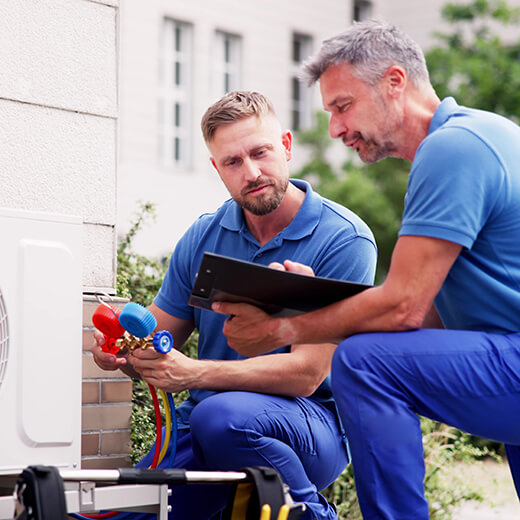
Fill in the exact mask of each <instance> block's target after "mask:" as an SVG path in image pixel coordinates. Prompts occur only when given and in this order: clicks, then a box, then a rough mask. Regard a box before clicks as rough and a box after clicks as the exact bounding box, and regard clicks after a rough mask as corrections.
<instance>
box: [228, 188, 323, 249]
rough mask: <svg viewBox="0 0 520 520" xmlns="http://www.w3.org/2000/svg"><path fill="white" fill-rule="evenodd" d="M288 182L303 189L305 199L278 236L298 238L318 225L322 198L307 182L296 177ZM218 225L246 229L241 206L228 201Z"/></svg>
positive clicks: (229, 228)
mask: <svg viewBox="0 0 520 520" xmlns="http://www.w3.org/2000/svg"><path fill="white" fill-rule="evenodd" d="M290 182H292V184H294V185H295V186H296V187H297V188H299V189H301V190H302V191H305V199H304V201H303V204H302V205H301V208H300V210H299V211H298V213H297V214H296V216H295V217H294V219H293V221H292V222H291V223H290V224H289V225H288V226H287V227H286V228H285V229H284V230H283V231H282V232H281V233H280V234H279V235H278V237H280V238H282V239H284V240H300V239H302V238H303V237H306V236H308V235H310V234H311V233H312V232H313V231H314V229H315V228H316V226H317V225H318V223H319V221H320V216H321V209H322V200H321V198H320V197H319V196H318V195H317V194H316V193H314V191H312V188H311V186H310V184H309V183H308V182H306V181H302V180H296V179H290ZM220 225H221V226H222V227H223V228H225V229H228V230H230V231H236V232H240V231H244V232H245V231H247V226H246V222H245V220H244V215H243V213H242V208H241V207H240V206H239V205H238V204H237V203H236V202H235V201H233V200H230V201H229V205H228V207H227V209H226V211H225V213H224V215H223V216H222V219H221V221H220Z"/></svg>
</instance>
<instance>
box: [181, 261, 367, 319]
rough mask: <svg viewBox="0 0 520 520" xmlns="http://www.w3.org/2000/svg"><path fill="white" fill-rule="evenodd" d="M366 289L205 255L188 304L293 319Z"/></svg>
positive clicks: (341, 281)
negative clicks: (242, 306)
mask: <svg viewBox="0 0 520 520" xmlns="http://www.w3.org/2000/svg"><path fill="white" fill-rule="evenodd" d="M369 287H371V286H370V285H365V284H361V283H356V282H347V281H344V280H334V279H331V278H322V277H319V276H316V277H314V276H306V275H301V274H296V273H290V272H287V271H278V270H276V269H271V268H270V267H266V266H263V265H258V264H254V263H252V262H246V261H244V260H236V259H234V258H230V257H227V256H222V255H217V254H214V253H204V256H203V258H202V261H201V263H200V267H199V271H198V273H197V278H196V280H195V285H194V286H193V289H192V292H191V295H190V298H189V300H188V303H189V304H190V305H192V306H193V307H200V308H202V309H207V310H211V304H212V303H213V302H215V301H228V302H241V303H250V304H252V305H255V306H256V307H260V308H261V309H263V310H264V311H265V312H267V313H268V314H272V315H274V316H293V315H295V314H301V313H303V312H310V311H313V310H315V309H319V308H321V307H325V306H327V305H330V304H331V303H334V302H337V301H339V300H343V299H345V298H348V297H349V296H353V295H354V294H357V293H359V292H361V291H363V290H365V289H368V288H369Z"/></svg>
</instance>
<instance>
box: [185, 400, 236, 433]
mask: <svg viewBox="0 0 520 520" xmlns="http://www.w3.org/2000/svg"><path fill="white" fill-rule="evenodd" d="M240 394H241V392H222V393H220V394H215V395H212V396H211V397H208V398H206V399H204V400H203V401H201V402H200V403H199V404H198V405H197V406H195V408H194V409H193V411H192V413H191V416H190V428H191V431H192V435H193V437H194V438H196V439H198V440H201V439H202V438H206V437H207V438H208V440H209V439H212V441H215V440H216V439H221V440H222V439H223V438H228V437H229V435H230V433H231V432H233V431H235V430H236V429H237V428H238V427H239V425H240V423H241V422H242V421H243V418H244V415H243V413H242V412H241V408H242V407H241V406H240V402H241V398H240Z"/></svg>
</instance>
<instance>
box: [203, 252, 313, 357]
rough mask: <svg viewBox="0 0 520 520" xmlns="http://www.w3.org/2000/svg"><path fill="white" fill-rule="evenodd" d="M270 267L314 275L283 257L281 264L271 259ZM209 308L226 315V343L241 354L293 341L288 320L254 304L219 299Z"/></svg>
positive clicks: (274, 347) (256, 353) (249, 353)
mask: <svg viewBox="0 0 520 520" xmlns="http://www.w3.org/2000/svg"><path fill="white" fill-rule="evenodd" d="M269 267H270V268H271V269H277V270H278V271H289V272H291V273H296V274H305V275H307V276H314V271H313V270H312V268H311V267H309V266H308V265H304V264H300V263H299V262H293V261H292V260H284V262H283V264H281V263H279V262H272V263H270V264H269ZM211 309H212V310H213V311H215V312H218V313H220V314H228V315H229V318H228V319H227V320H226V322H225V323H224V328H223V329H222V330H223V332H224V335H225V336H226V337H227V341H228V345H229V346H230V347H231V348H233V349H235V350H236V351H237V352H238V353H239V354H242V355H243V356H248V357H252V356H257V355H258V354H265V353H266V352H271V351H272V350H275V349H276V348H279V347H283V346H285V345H292V344H294V343H296V341H295V338H294V337H292V336H293V331H292V329H291V327H290V324H289V322H288V320H285V319H283V318H271V317H270V316H269V315H268V314H266V313H265V312H263V311H261V310H260V309H258V308H257V307H253V306H252V305H248V304H245V303H227V302H218V303H214V304H213V305H212V307H211Z"/></svg>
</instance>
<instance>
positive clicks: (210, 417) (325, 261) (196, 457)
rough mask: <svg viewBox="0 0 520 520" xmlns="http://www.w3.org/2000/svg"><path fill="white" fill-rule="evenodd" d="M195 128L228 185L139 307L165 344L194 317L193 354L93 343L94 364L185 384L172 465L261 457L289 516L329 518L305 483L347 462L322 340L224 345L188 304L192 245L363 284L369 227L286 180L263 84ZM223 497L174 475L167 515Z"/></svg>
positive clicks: (283, 140) (287, 138)
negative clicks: (225, 196)
mask: <svg viewBox="0 0 520 520" xmlns="http://www.w3.org/2000/svg"><path fill="white" fill-rule="evenodd" d="M202 132H203V135H204V139H205V141H206V144H207V146H208V148H209V151H210V154H211V163H212V164H213V166H214V167H215V169H216V171H217V172H218V174H219V175H220V177H221V179H222V181H223V182H224V184H225V185H226V188H227V189H228V191H229V193H230V195H231V197H232V198H231V199H230V200H228V201H226V202H225V203H224V204H223V205H222V206H221V207H220V208H219V209H218V210H217V211H215V212H214V213H208V214H205V215H202V216H201V217H200V218H199V219H198V220H197V221H196V222H195V223H194V224H193V225H192V226H191V227H190V228H189V229H188V230H187V232H186V233H185V235H184V236H183V237H182V238H181V240H180V241H179V243H178V244H177V245H176V247H175V250H174V252H173V254H172V258H171V262H170V266H169V269H168V272H167V274H166V277H165V279H164V281H163V284H162V287H161V289H160V291H159V293H158V294H157V296H156V298H155V300H154V303H153V304H152V305H151V307H150V310H151V312H152V313H153V314H154V315H155V317H156V318H157V322H158V328H159V329H165V330H169V331H170V332H172V334H173V336H174V338H175V344H176V345H177V346H182V345H183V344H184V342H185V341H186V339H187V338H188V336H189V335H190V333H191V332H192V331H193V330H194V329H197V330H198V332H199V343H198V359H191V358H189V357H187V356H185V355H183V354H182V353H181V352H179V351H177V350H175V351H172V352H170V353H169V354H167V355H165V356H164V355H158V354H157V353H155V352H153V351H151V350H143V351H141V350H136V351H134V353H133V354H132V355H130V356H128V358H126V357H116V356H112V355H110V354H106V353H103V352H102V351H101V349H100V347H99V345H98V346H97V347H95V348H94V356H95V359H96V361H97V363H98V364H99V365H100V366H101V367H102V368H104V369H106V370H115V369H118V368H121V369H122V370H124V371H125V372H126V373H128V374H131V375H133V376H138V377H142V378H143V379H145V380H146V381H147V382H148V383H150V384H152V385H154V386H156V387H158V388H161V389H163V390H165V391H168V392H179V391H181V390H185V389H188V390H189V391H190V397H189V398H188V400H187V401H186V402H184V403H183V404H182V405H181V406H180V407H179V408H178V410H177V415H178V424H179V440H178V444H177V455H176V458H175V461H174V464H175V467H182V468H186V469H190V470H238V469H240V468H243V467H246V466H271V467H273V468H274V469H276V470H277V471H278V472H279V474H280V475H281V477H282V480H283V481H284V482H285V483H286V484H287V485H288V486H289V488H290V492H291V495H292V498H293V499H294V501H296V502H302V503H304V504H305V506H306V512H305V513H304V515H303V517H302V518H304V519H319V520H325V519H328V520H333V519H336V518H337V517H336V513H335V512H334V509H333V507H332V506H331V505H330V504H328V503H327V501H326V500H325V499H324V497H323V496H322V495H321V494H320V493H319V491H320V490H322V489H324V488H325V487H327V486H328V485H329V484H331V483H332V482H333V481H334V480H335V479H336V478H337V477H338V475H339V474H340V473H341V472H342V470H343V469H344V468H345V466H346V465H347V463H348V455H347V449H346V442H345V435H344V433H343V430H342V428H341V424H340V422H339V419H338V416H337V412H336V407H335V404H334V401H333V399H332V396H331V390H330V381H329V371H330V363H331V357H332V352H333V349H334V346H333V345H331V344H321V345H301V344H292V345H282V346H281V348H279V349H276V350H275V351H274V352H272V353H271V354H270V355H267V356H259V357H257V358H254V359H246V358H244V357H243V356H240V355H238V354H237V353H236V352H235V351H234V350H232V349H231V348H229V346H228V345H227V342H226V339H225V337H224V335H223V334H222V327H223V324H224V321H225V317H224V316H221V315H220V314H217V313H214V312H211V311H206V310H201V309H198V308H193V307H190V306H189V305H188V298H189V296H190V293H191V288H192V286H193V284H194V282H195V277H196V274H197V271H198V268H199V265H200V262H201V259H202V256H203V254H204V253H205V252H212V253H217V254H222V255H227V256H232V257H235V258H237V259H241V260H247V261H249V262H255V263H258V264H261V265H269V264H274V265H276V266H277V267H278V268H279V269H287V270H288V271H291V270H292V269H293V266H294V263H293V262H284V261H285V259H287V258H291V259H293V260H296V261H298V262H301V263H305V264H308V265H310V266H311V267H312V269H313V270H314V271H315V273H316V274H317V275H319V276H323V277H330V278H336V279H348V280H351V281H355V282H361V283H368V284H370V283H372V282H373V277H374V271H375V263H376V246H375V243H374V240H373V237H372V234H371V232H370V230H369V228H368V227H367V226H366V224H365V223H364V222H363V221H362V220H361V219H360V218H359V217H357V216H356V215H355V214H353V213H352V212H351V211H349V210H348V209H346V208H344V207H342V206H339V205H338V204H335V203H333V202H331V201H328V200H326V199H324V198H322V197H320V196H319V195H318V194H316V193H314V192H313V191H312V189H311V187H310V186H309V184H307V183H305V182H303V181H296V180H290V179H289V169H288V161H289V160H290V159H291V156H292V134H291V132H289V131H282V129H281V126H280V123H279V121H278V119H277V117H276V115H275V113H274V109H273V107H272V105H271V103H270V102H269V101H268V100H267V99H266V98H265V97H264V96H263V95H261V94H259V93H256V92H231V93H229V94H227V95H225V96H224V97H223V98H222V99H220V100H219V101H217V102H216V103H215V104H214V105H212V106H211V107H210V108H209V109H208V110H207V112H206V113H205V115H204V117H203V118H202ZM100 341H101V340H100ZM167 458H168V457H165V460H166V459H167ZM149 459H150V455H149V456H147V457H146V458H145V460H144V461H142V464H143V465H146V464H147V463H149ZM199 495H200V496H203V498H199ZM225 501H226V496H225V493H223V492H222V489H220V488H219V486H216V487H215V486H214V487H208V488H207V489H206V490H204V491H201V486H197V487H196V489H195V488H194V489H190V486H185V487H177V488H175V489H174V491H173V498H172V512H171V513H170V519H182V520H187V519H188V518H189V520H198V519H200V520H202V519H208V518H212V517H213V515H215V514H217V513H218V512H219V511H220V510H221V509H222V508H223V506H224V505H225ZM139 517H140V516H139ZM139 517H138V516H136V517H135V518H139Z"/></svg>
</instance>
